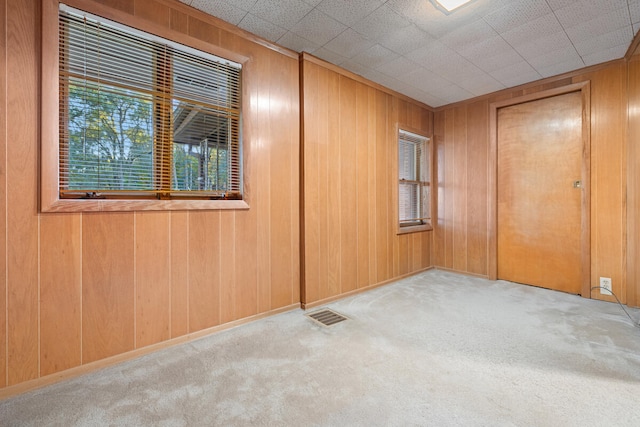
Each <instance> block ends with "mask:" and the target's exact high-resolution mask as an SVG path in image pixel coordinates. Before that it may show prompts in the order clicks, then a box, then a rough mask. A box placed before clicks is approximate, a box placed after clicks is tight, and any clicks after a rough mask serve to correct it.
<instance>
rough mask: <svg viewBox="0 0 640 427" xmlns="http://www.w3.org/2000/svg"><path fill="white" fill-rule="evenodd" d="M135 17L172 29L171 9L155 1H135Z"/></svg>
mask: <svg viewBox="0 0 640 427" xmlns="http://www.w3.org/2000/svg"><path fill="white" fill-rule="evenodd" d="M134 6H135V15H136V16H137V17H140V18H142V19H146V20H147V21H151V22H154V23H156V24H159V25H162V26H164V27H171V8H170V7H169V6H167V5H164V4H161V3H159V2H157V1H154V0H135V3H134Z"/></svg>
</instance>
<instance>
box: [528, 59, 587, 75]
mask: <svg viewBox="0 0 640 427" xmlns="http://www.w3.org/2000/svg"><path fill="white" fill-rule="evenodd" d="M583 67H584V62H582V59H581V58H571V59H567V60H565V61H558V62H552V63H550V64H549V65H546V66H544V67H540V68H536V71H538V73H540V74H541V75H542V77H551V76H557V75H559V74H562V73H566V72H568V71H572V70H575V69H578V68H583Z"/></svg>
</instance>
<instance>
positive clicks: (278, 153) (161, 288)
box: [0, 0, 300, 387]
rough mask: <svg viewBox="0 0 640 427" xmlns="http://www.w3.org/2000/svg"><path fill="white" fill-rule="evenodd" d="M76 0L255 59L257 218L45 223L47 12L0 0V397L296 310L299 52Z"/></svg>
mask: <svg viewBox="0 0 640 427" xmlns="http://www.w3.org/2000/svg"><path fill="white" fill-rule="evenodd" d="M46 1H50V0H46ZM54 1H55V0H54ZM73 3H74V4H78V3H81V4H83V5H86V6H87V7H101V8H102V7H107V8H109V10H117V11H118V13H125V14H127V15H130V16H133V17H134V18H133V19H137V20H143V21H144V22H147V23H149V22H151V23H153V25H155V28H157V29H158V31H159V32H160V34H159V35H161V36H164V37H167V38H173V39H175V40H177V41H182V42H187V43H188V42H189V40H195V41H197V42H198V43H202V42H203V41H204V42H207V43H209V44H211V45H215V46H221V47H223V48H225V49H229V50H233V51H235V52H238V54H240V55H243V56H245V57H247V58H249V60H248V62H247V63H246V64H245V67H244V69H243V90H244V92H243V96H244V104H243V105H244V112H243V120H244V128H243V132H244V135H243V141H244V144H245V147H246V148H247V150H246V151H247V152H248V153H250V154H249V158H248V159H246V164H245V185H246V190H247V195H248V203H249V205H250V208H249V209H248V210H241V211H233V210H225V211H192V212H182V211H176V212H135V213H134V212H131V213H91V214H80V213H71V214H39V212H38V205H37V201H38V180H39V178H38V177H39V170H38V158H39V120H40V103H39V90H40V84H39V78H40V77H39V76H40V57H41V52H40V50H41V49H40V35H41V29H40V25H41V22H40V21H41V8H42V4H43V3H42V0H23V1H19V2H17V1H13V2H7V1H6V0H0V67H1V70H0V103H1V104H2V109H1V111H2V113H1V114H0V217H2V218H3V221H2V223H3V225H4V224H6V228H5V226H3V227H0V268H1V270H2V274H0V313H2V315H0V387H6V386H13V385H16V384H19V383H22V382H25V381H28V380H33V379H37V378H40V377H44V376H47V375H50V374H55V373H60V372H62V371H64V370H67V369H70V368H74V367H78V366H80V365H84V364H87V363H90V362H94V361H98V360H102V359H105V358H107V357H110V356H114V355H118V354H123V353H127V352H130V351H132V350H135V349H140V348H144V347H146V346H150V345H154V344H158V343H162V342H164V341H167V340H170V339H172V338H176V337H181V336H183V335H185V334H189V333H193V332H196V331H201V330H204V329H207V328H210V327H213V326H216V325H221V324H224V323H226V322H230V321H233V320H236V319H242V318H246V317H249V316H252V315H256V314H260V313H268V312H270V311H273V310H277V309H282V308H286V307H289V306H291V305H292V304H297V303H299V301H300V258H299V254H300V252H299V239H300V234H299V219H300V214H299V209H300V206H299V203H300V202H299V126H300V124H299V123H300V122H299V117H300V113H299V111H300V104H299V80H298V77H299V65H298V64H299V63H298V57H297V55H296V54H293V53H291V52H286V51H285V50H283V49H280V48H275V47H274V48H273V49H270V48H268V47H266V46H265V43H256V42H254V41H252V40H250V39H251V37H250V36H248V37H245V36H243V35H242V34H241V33H239V31H237V30H234V29H233V28H231V26H229V25H228V24H224V23H222V22H220V21H217V20H216V19H214V18H211V17H209V16H207V15H205V14H202V13H200V12H198V11H196V10H195V9H191V8H190V7H188V6H185V5H183V4H181V3H179V2H177V1H175V2H174V1H170V0H156V1H154V0H136V1H119V0H103V1H100V2H91V1H84V0H78V1H74V2H73ZM43 114H46V112H43ZM5 154H6V155H5ZM5 262H6V263H5Z"/></svg>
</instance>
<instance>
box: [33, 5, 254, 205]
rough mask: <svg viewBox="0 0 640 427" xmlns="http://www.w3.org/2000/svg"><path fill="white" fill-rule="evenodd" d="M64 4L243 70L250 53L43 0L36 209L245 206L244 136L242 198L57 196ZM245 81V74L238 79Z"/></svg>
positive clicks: (102, 9) (116, 14)
mask: <svg viewBox="0 0 640 427" xmlns="http://www.w3.org/2000/svg"><path fill="white" fill-rule="evenodd" d="M60 3H64V4H66V5H67V6H70V7H72V8H75V9H79V10H83V11H85V12H87V13H89V14H93V15H97V16H100V17H102V18H105V19H108V20H111V21H114V22H117V23H119V24H122V25H125V26H128V27H132V28H134V29H136V30H139V31H143V32H146V33H149V34H152V35H155V36H157V37H161V38H164V39H167V40H171V41H173V42H175V43H179V44H183V45H185V46H187V47H188V48H192V49H196V50H200V51H203V52H205V53H209V54H211V55H215V56H218V57H221V58H226V59H228V60H230V61H232V62H236V63H239V64H241V65H242V67H243V73H245V72H246V68H247V67H246V66H247V64H248V62H249V58H247V57H245V56H242V55H239V54H237V53H235V52H231V51H229V50H226V49H224V48H221V47H219V46H215V45H212V44H209V43H206V42H203V41H201V40H198V39H196V38H193V37H190V36H188V35H186V34H184V33H180V32H177V31H174V30H171V29H169V28H166V27H162V26H159V25H156V24H154V23H152V22H148V21H145V20H142V19H140V18H137V17H135V16H132V15H130V14H128V13H126V12H122V11H119V10H114V9H111V8H108V7H106V6H103V5H100V4H95V3H93V2H88V1H86V0H65V1H64V2H62V1H59V0H44V1H43V9H42V57H41V60H42V68H41V72H42V75H41V85H42V86H41V88H42V99H41V117H40V123H41V145H40V211H41V212H100V211H154V210H222V209H248V208H249V204H250V193H249V191H248V188H247V185H246V182H247V180H246V178H247V177H246V171H247V159H248V158H249V152H250V144H248V143H247V141H246V140H245V141H244V143H242V145H241V154H240V155H241V162H240V172H241V174H242V182H243V184H242V195H243V198H242V200H215V199H214V200H209V199H182V198H176V199H170V200H162V199H135V198H128V199H126V198H123V199H67V198H62V197H60V191H59V183H60V162H59V159H60V150H59V144H60V138H59V130H58V129H59V117H60V113H59V108H60V105H59V102H60V100H59V95H60V93H59V69H58V67H59V52H58V42H59V36H58V10H59V9H58V8H59V4H60ZM243 80H244V79H243ZM241 87H242V89H241V90H242V92H241V94H240V96H241V109H242V110H243V111H246V110H245V108H246V106H247V105H248V104H247V96H246V94H247V90H246V88H245V87H244V85H242V86H241ZM240 132H241V133H244V125H243V121H242V120H241V121H240Z"/></svg>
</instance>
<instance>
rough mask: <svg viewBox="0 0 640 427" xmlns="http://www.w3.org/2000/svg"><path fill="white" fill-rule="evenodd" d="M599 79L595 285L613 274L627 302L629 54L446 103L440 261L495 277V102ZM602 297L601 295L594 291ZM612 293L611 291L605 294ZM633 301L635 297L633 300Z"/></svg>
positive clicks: (594, 105) (594, 126)
mask: <svg viewBox="0 0 640 427" xmlns="http://www.w3.org/2000/svg"><path fill="white" fill-rule="evenodd" d="M586 80H589V81H590V82H591V286H597V285H598V278H599V277H600V276H605V277H611V278H612V284H613V291H614V292H615V293H616V294H617V295H618V296H620V297H621V299H624V300H626V298H627V286H626V282H627V276H626V251H627V248H626V240H627V222H626V215H627V212H626V190H627V189H626V181H627V172H626V171H627V157H626V155H627V153H626V151H627V146H626V127H627V64H626V62H625V61H624V60H619V61H615V62H612V63H609V64H606V65H601V66H597V67H593V68H590V69H585V70H583V71H582V72H579V73H574V74H572V75H568V76H561V77H558V78H552V79H547V80H545V81H542V82H538V83H533V84H529V85H526V86H523V87H519V88H514V89H507V90H504V91H501V92H498V93H495V94H492V95H490V96H485V97H481V98H477V99H472V100H469V101H466V102H462V103H458V104H455V105H451V106H447V107H443V108H441V109H439V110H438V111H436V113H435V135H436V144H437V169H438V173H437V175H438V179H437V181H438V182H437V186H438V207H437V212H438V219H437V222H436V224H435V229H434V264H435V265H436V266H438V267H441V268H446V269H452V270H456V271H461V272H466V273H472V274H477V275H481V276H487V275H488V274H489V271H488V258H489V254H488V252H487V250H488V248H487V245H488V242H489V238H490V236H489V227H488V224H487V209H488V206H487V203H488V189H487V182H488V173H489V169H488V168H489V164H488V150H489V129H488V126H489V116H488V112H489V105H490V104H491V103H492V102H496V101H501V100H505V99H509V98H514V97H518V96H521V95H525V94H528V93H534V92H538V91H542V90H546V89H551V88H554V87H560V86H566V85H569V84H571V83H577V82H582V81H586ZM592 296H593V297H594V298H601V296H600V293H599V292H597V291H594V292H593V293H592ZM606 298H609V299H611V297H605V298H603V299H606ZM630 302H631V301H630Z"/></svg>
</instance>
